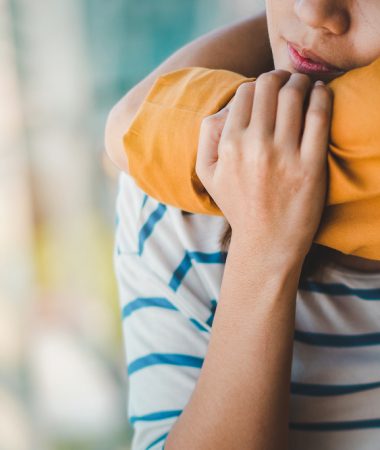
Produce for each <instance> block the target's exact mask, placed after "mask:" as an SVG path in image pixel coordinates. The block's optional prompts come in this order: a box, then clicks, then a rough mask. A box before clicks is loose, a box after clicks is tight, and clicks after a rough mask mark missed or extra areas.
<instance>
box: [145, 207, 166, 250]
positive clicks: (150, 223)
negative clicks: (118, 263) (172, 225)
mask: <svg viewBox="0 0 380 450" xmlns="http://www.w3.org/2000/svg"><path fill="white" fill-rule="evenodd" d="M166 210H167V208H166V205H164V204H162V203H160V204H159V205H158V207H157V208H156V209H155V210H154V211H153V212H152V214H151V215H150V216H149V217H148V220H147V221H146V222H145V224H144V225H143V226H142V228H141V230H140V232H139V255H140V256H141V255H142V252H143V250H144V244H145V242H146V240H147V239H148V238H149V236H150V235H151V234H152V232H153V229H154V227H155V225H156V224H157V222H159V221H160V220H161V219H162V217H163V216H164V214H165V212H166Z"/></svg>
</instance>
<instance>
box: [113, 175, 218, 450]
mask: <svg viewBox="0 0 380 450" xmlns="http://www.w3.org/2000/svg"><path fill="white" fill-rule="evenodd" d="M160 207H161V209H160ZM171 213H172V215H170V212H168V210H167V207H166V206H165V205H163V204H161V203H159V202H158V201H156V200H154V199H151V198H150V197H149V196H147V195H146V194H145V193H144V192H143V191H141V190H140V189H139V188H138V187H137V186H136V185H135V184H134V182H133V181H132V180H131V179H130V178H129V177H128V176H126V175H124V176H123V177H122V180H121V185H120V189H119V195H118V200H117V217H118V218H117V228H116V239H115V247H114V248H115V251H114V266H115V273H116V278H117V284H118V290H119V300H120V307H121V319H122V327H123V337H124V348H125V357H126V366H127V367H126V369H127V379H128V404H127V407H128V419H129V422H130V424H131V425H132V427H133V431H134V433H133V441H132V450H145V449H162V448H163V447H164V443H165V440H166V437H167V435H168V434H169V432H170V430H171V428H172V426H173V425H174V423H175V422H176V420H177V419H178V417H179V416H180V414H181V412H182V411H183V409H184V408H185V406H186V404H187V403H188V401H189V399H190V397H191V394H192V392H193V391H194V388H195V386H196V383H197V380H198V378H199V374H200V370H201V367H202V364H203V361H204V358H205V355H206V351H207V347H208V342H209V338H210V330H211V325H212V320H213V316H214V313H215V308H216V299H215V298H212V297H215V296H214V295H213V291H212V289H211V286H210V284H209V283H208V282H207V280H209V279H213V280H216V285H217V284H218V280H219V281H220V279H221V278H220V275H221V274H222V268H223V265H224V261H225V258H224V255H223V254H218V253H217V252H200V254H202V255H203V256H202V257H203V258H205V259H207V258H209V264H204V265H203V267H204V268H206V270H205V271H199V270H196V267H195V266H196V262H195V261H194V267H190V269H189V268H187V269H186V270H185V266H184V262H183V261H184V260H185V261H186V256H185V258H184V255H190V256H189V260H190V264H191V260H192V259H194V258H195V259H196V258H199V254H196V255H195V254H194V255H192V254H191V252H190V251H188V250H187V249H186V248H185V246H184V244H183V239H184V236H188V235H191V229H187V230H186V229H185V227H184V226H182V225H183V224H182V225H181V230H182V234H183V236H181V233H180V232H178V231H177V229H176V226H175V224H174V223H173V221H174V219H173V217H174V218H175V217H178V219H180V217H181V216H182V215H181V212H180V211H179V210H175V209H173V210H172V211H171ZM173 214H174V216H173ZM216 219H217V218H214V221H215V220H216ZM177 225H178V224H177ZM205 225H206V224H205ZM144 227H145V228H144ZM214 229H215V230H216V229H217V227H215V228H214ZM203 238H204V237H203ZM169 240H170V241H169ZM169 242H170V243H169ZM188 245H191V243H190V242H188ZM201 250H204V249H201ZM205 255H206V256H205ZM212 266H213V267H212ZM181 267H182V269H180V268H181ZM198 268H199V267H198ZM210 270H211V271H213V274H212V275H213V276H212V277H211V275H210V274H211V272H210ZM201 272H202V273H203V272H205V273H203V276H204V277H203V278H201V275H200V273H201ZM207 274H208V275H207ZM218 274H219V275H218ZM173 280H174V281H173Z"/></svg>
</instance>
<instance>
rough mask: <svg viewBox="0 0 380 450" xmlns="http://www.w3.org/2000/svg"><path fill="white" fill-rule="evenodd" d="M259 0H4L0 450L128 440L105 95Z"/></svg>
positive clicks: (118, 444)
mask: <svg viewBox="0 0 380 450" xmlns="http://www.w3.org/2000/svg"><path fill="white" fill-rule="evenodd" d="M262 7H263V2H262V1H256V2H255V1H254V0H235V1H233V2H232V1H231V0H160V1H158V0H144V1H140V0H108V1H103V0H65V1H62V0H49V1H44V0H33V1H31V0H0V61H1V71H0V98H1V102H0V450H37V449H38V450H56V449H57V450H63V449H70V450H84V449H86V450H87V449H91V450H116V449H127V448H128V444H129V442H130V438H131V429H130V427H129V424H128V422H127V419H126V417H127V416H126V395H127V380H126V377H125V368H124V367H125V364H124V360H123V348H122V346H123V342H122V338H121V324H120V317H119V316H120V315H119V305H118V298H117V289H116V286H115V280H114V276H113V267H112V248H113V229H114V223H113V222H114V199H115V195H116V191H117V175H118V173H117V171H116V169H115V168H114V167H113V166H112V164H111V163H110V162H109V161H108V160H107V158H106V156H105V154H104V148H103V129H104V123H105V119H106V115H107V113H108V111H109V110H110V108H111V106H112V105H113V104H114V103H115V102H116V101H117V100H118V99H119V98H120V97H121V96H122V95H123V94H124V93H125V92H126V91H127V90H128V89H129V88H130V87H132V86H133V85H134V84H135V83H137V82H138V81H139V80H140V79H141V78H143V77H144V76H145V75H147V74H148V73H149V71H151V70H152V69H153V68H154V67H156V66H157V65H158V64H159V63H160V62H162V60H163V59H165V58H166V57H167V56H168V55H169V54H170V53H172V52H173V51H174V50H176V49H177V48H179V47H180V46H182V45H183V44H185V43H187V42H188V41H190V40H192V39H194V38H195V37H197V36H199V35H200V34H202V33H204V32H207V31H209V30H210V29H212V28H214V27H217V26H220V25H224V24H226V23H228V22H231V21H233V20H235V19H237V18H240V17H243V16H246V15H249V14H253V13H255V12H256V11H257V10H258V9H260V8H262Z"/></svg>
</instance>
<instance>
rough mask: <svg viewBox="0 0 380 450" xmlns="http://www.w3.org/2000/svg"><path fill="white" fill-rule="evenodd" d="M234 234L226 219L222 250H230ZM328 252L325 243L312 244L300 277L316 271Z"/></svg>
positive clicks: (302, 277) (220, 240) (222, 236)
mask: <svg viewBox="0 0 380 450" xmlns="http://www.w3.org/2000/svg"><path fill="white" fill-rule="evenodd" d="M231 236H232V228H231V225H230V224H229V223H228V222H227V220H226V221H225V225H224V228H223V231H222V233H221V235H220V239H219V245H220V247H221V250H222V251H226V252H228V249H229V246H230V243H231ZM327 254H328V249H327V248H326V247H324V246H323V245H319V244H312V246H311V247H310V250H309V252H308V253H307V255H306V257H305V259H304V262H303V265H302V270H301V275H300V279H305V278H307V277H309V276H310V275H312V274H313V273H315V272H316V271H317V270H318V269H319V268H320V267H321V265H322V261H323V259H324V257H326V256H327Z"/></svg>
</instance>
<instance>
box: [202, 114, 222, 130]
mask: <svg viewBox="0 0 380 450" xmlns="http://www.w3.org/2000/svg"><path fill="white" fill-rule="evenodd" d="M217 120H218V118H217V117H216V116H215V115H214V114H212V115H211V116H206V117H204V118H203V119H202V122H201V129H209V128H210V127H212V126H214V124H215V123H216V122H217Z"/></svg>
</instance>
